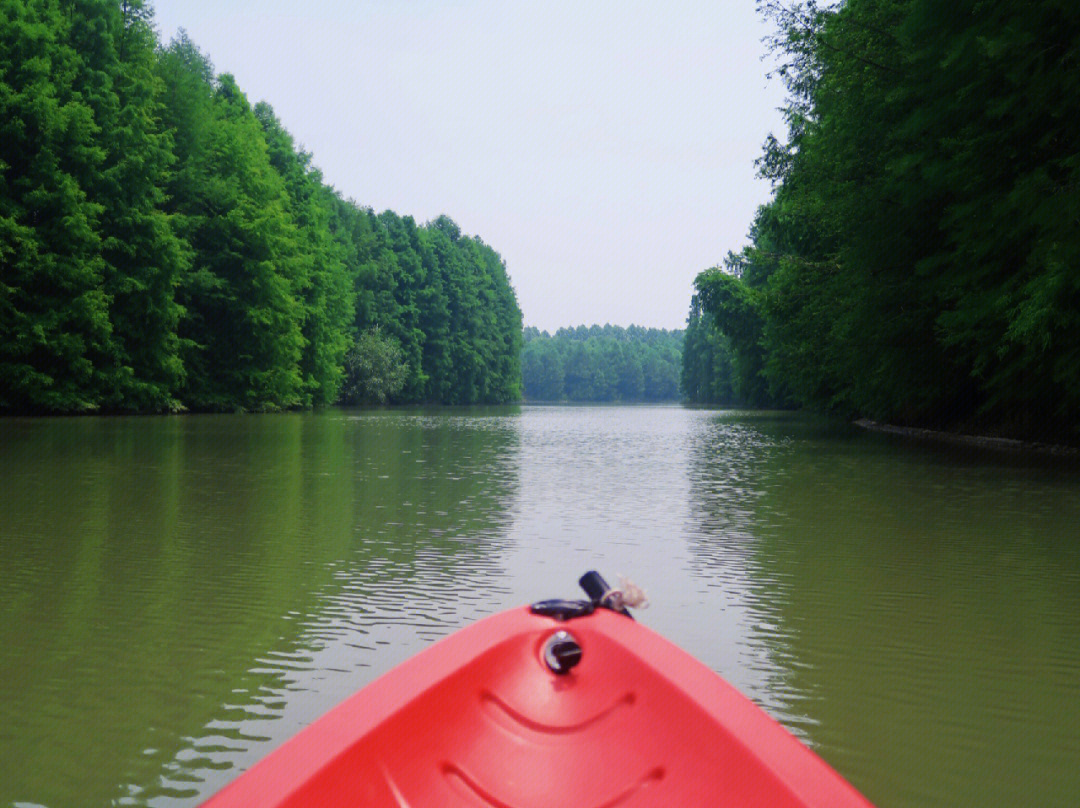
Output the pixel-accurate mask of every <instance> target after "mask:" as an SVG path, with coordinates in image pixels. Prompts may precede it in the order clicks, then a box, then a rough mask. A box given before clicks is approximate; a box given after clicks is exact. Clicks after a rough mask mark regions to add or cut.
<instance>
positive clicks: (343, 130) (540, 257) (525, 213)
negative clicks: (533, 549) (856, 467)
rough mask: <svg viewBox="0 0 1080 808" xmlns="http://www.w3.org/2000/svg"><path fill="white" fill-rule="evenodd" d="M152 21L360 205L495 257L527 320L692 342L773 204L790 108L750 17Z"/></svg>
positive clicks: (696, 9)
mask: <svg viewBox="0 0 1080 808" xmlns="http://www.w3.org/2000/svg"><path fill="white" fill-rule="evenodd" d="M155 7H156V10H157V24H158V28H159V30H160V32H161V35H162V38H163V39H164V40H166V41H167V40H169V39H171V38H172V36H173V35H174V34H175V32H176V30H177V29H178V28H180V27H183V28H185V29H186V30H187V32H188V34H189V36H190V37H191V38H192V39H193V40H194V41H195V43H196V44H197V45H198V46H199V47H200V48H201V49H202V51H203V52H204V53H206V54H207V55H208V56H209V57H210V58H211V60H212V61H213V63H214V66H215V69H216V70H217V71H218V72H228V73H232V74H233V75H234V76H235V77H236V79H237V81H238V82H239V84H240V87H241V88H242V89H243V90H244V91H245V92H246V93H247V95H248V98H249V99H250V100H251V102H252V103H255V102H256V101H259V100H266V101H268V102H270V104H271V105H272V106H273V107H274V109H275V111H276V112H277V114H278V117H279V118H280V119H281V120H282V122H283V123H284V125H285V127H286V128H287V129H288V130H289V131H290V132H292V134H293V136H294V137H295V138H296V140H297V141H298V142H299V143H301V144H303V146H304V147H305V148H306V149H307V150H308V151H310V152H312V153H313V154H314V161H315V164H316V165H317V166H319V168H320V169H322V171H323V174H324V176H325V178H326V180H327V182H329V183H330V184H332V185H334V186H335V187H336V188H338V189H339V190H340V191H341V192H342V193H343V194H344V195H345V196H349V197H352V198H353V199H355V200H356V201H357V202H359V203H360V204H362V205H366V206H370V207H373V208H374V209H375V210H377V211H381V210H384V209H386V208H390V209H392V210H394V211H396V212H398V213H399V214H402V215H412V216H414V217H415V218H416V219H417V221H418V222H424V221H427V220H429V219H433V218H435V217H436V216H438V215H439V214H441V213H445V214H447V215H449V216H450V217H451V218H453V219H454V220H455V221H456V222H457V223H458V224H459V225H460V226H461V228H462V230H463V231H464V232H466V233H469V234H474V235H479V236H480V237H481V238H483V240H484V241H485V242H486V243H488V244H490V245H491V246H493V247H494V248H495V249H496V250H498V251H499V253H500V254H501V255H502V256H503V258H504V259H505V260H506V264H507V267H508V269H509V272H510V278H511V281H512V282H513V284H514V287H515V289H516V290H517V295H518V302H519V303H520V305H521V309H522V311H523V312H524V315H525V324H526V325H535V326H538V327H539V328H542V329H547V330H554V329H556V328H559V327H560V326H563V325H576V324H580V323H585V324H592V323H600V324H603V323H612V324H616V325H629V324H631V323H637V324H639V325H646V326H656V327H662V328H681V327H683V325H684V324H685V320H686V313H687V309H688V307H689V303H690V294H691V289H692V282H693V279H694V276H695V275H696V274H697V273H698V272H700V271H701V270H703V269H706V268H707V267H710V266H714V265H716V264H718V263H720V261H721V260H722V259H723V257H724V255H725V254H726V253H727V251H728V250H729V249H738V248H740V247H741V246H742V245H743V244H744V243H745V242H746V233H747V230H748V228H749V225H750V222H751V220H752V217H753V214H754V210H755V209H756V207H757V206H758V205H759V204H760V203H762V202H764V201H765V200H766V199H767V198H768V194H769V186H768V183H766V182H764V181H762V180H758V179H755V177H754V160H755V159H756V157H757V156H758V154H759V153H760V149H761V143H762V141H763V140H764V139H765V136H766V135H767V134H768V133H769V132H770V131H774V132H776V133H778V134H779V133H780V132H782V131H783V128H784V127H783V123H782V120H781V118H780V115H779V113H778V112H777V107H779V106H780V103H781V100H782V94H781V89H780V87H779V84H778V82H775V81H767V80H766V78H765V73H766V70H767V65H766V64H765V63H763V62H762V61H761V56H762V55H763V53H764V47H763V45H762V44H761V37H762V36H763V35H764V33H765V27H764V24H763V23H761V21H760V20H759V19H758V18H757V17H756V15H755V13H754V3H753V0H707V1H706V0H702V2H689V0H687V1H685V2H684V1H683V0H668V1H667V2H653V3H639V2H626V1H625V0H623V2H588V1H587V0H580V2H558V1H556V2H542V3H540V2H533V3H524V2H517V0H445V1H444V2H435V1H434V0H431V1H429V0H311V2H307V3H301V2H284V1H283V0H257V1H256V0H158V2H157V3H155Z"/></svg>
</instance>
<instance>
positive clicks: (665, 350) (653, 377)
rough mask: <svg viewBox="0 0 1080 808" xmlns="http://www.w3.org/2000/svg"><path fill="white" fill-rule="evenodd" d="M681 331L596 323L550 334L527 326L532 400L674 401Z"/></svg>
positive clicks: (527, 384) (525, 368)
mask: <svg viewBox="0 0 1080 808" xmlns="http://www.w3.org/2000/svg"><path fill="white" fill-rule="evenodd" d="M682 342H683V332H681V331H666V330H662V329H657V328H642V327H640V326H636V325H632V326H630V327H629V328H620V327H619V326H612V325H605V326H603V327H601V326H598V325H594V326H591V327H586V326H583V325H580V326H578V327H577V328H560V329H559V330H558V331H556V332H555V335H554V336H551V335H549V334H548V333H547V332H546V331H538V330H537V329H535V328H526V329H525V348H524V350H523V351H522V357H521V368H522V379H523V383H524V392H525V398H527V399H529V400H532V401H673V400H676V399H678V397H679V368H680V362H681V356H682Z"/></svg>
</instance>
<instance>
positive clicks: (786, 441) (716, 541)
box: [687, 411, 801, 731]
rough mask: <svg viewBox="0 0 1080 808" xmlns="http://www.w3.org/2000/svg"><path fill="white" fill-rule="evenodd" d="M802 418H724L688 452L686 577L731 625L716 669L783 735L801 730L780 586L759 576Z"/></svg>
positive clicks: (707, 427)
mask: <svg viewBox="0 0 1080 808" xmlns="http://www.w3.org/2000/svg"><path fill="white" fill-rule="evenodd" d="M799 418H801V416H793V415H791V414H790V413H781V412H764V413H746V412H735V411H731V412H723V413H718V414H716V415H713V416H711V417H710V418H709V419H708V421H707V422H704V423H703V424H702V428H701V429H700V430H698V431H697V432H696V433H695V435H694V439H693V441H692V443H691V446H690V452H689V457H688V463H687V468H688V473H689V477H690V492H689V498H690V503H689V504H690V514H691V520H690V521H691V524H690V527H689V529H688V531H687V543H688V547H689V550H690V571H691V573H692V574H693V575H695V576H696V577H698V578H699V579H700V580H701V581H702V582H703V583H704V584H705V585H706V586H707V587H709V588H710V589H711V591H712V592H713V593H714V598H715V599H716V602H715V604H714V605H712V606H711V608H710V611H711V613H712V614H714V615H716V617H715V618H714V622H717V623H720V624H722V621H725V620H726V621H728V622H730V623H733V624H734V625H733V627H732V628H729V630H728V634H729V635H730V636H728V637H727V638H726V647H722V648H719V649H717V652H716V654H717V655H716V660H715V661H714V662H713V663H712V664H713V666H714V667H715V668H716V669H717V670H718V671H719V672H720V673H722V674H723V675H724V676H725V677H726V678H728V679H729V680H730V681H731V682H732V683H733V684H735V685H736V686H737V687H739V688H740V689H741V690H742V691H743V692H744V694H746V695H747V696H749V697H751V698H752V699H754V700H755V701H756V702H757V703H758V704H760V705H761V706H763V707H765V708H766V709H767V710H768V711H769V712H770V713H771V714H772V715H773V716H774V717H776V718H778V719H780V720H781V721H783V722H784V723H785V724H786V725H787V726H788V727H790V728H792V729H794V730H796V731H799V730H800V729H801V714H800V713H799V711H798V705H797V701H798V697H797V694H793V693H792V692H791V688H790V686H789V685H788V683H787V678H788V673H789V672H790V671H789V669H790V664H791V655H790V653H789V652H788V651H787V646H786V641H787V628H788V627H787V626H786V625H785V624H784V622H783V621H782V620H781V619H780V615H779V614H778V611H777V601H778V599H780V598H782V597H783V591H784V586H785V582H784V581H783V580H778V579H774V578H773V577H771V576H770V575H769V573H768V572H767V571H766V570H764V569H762V567H761V565H760V564H759V563H758V561H759V551H758V545H759V543H760V542H761V541H762V538H763V537H762V533H763V531H766V530H768V527H769V525H768V522H767V520H762V518H761V516H762V513H761V511H762V504H761V503H762V501H763V499H764V498H765V496H766V495H767V493H768V489H769V488H770V486H773V485H776V484H777V483H778V482H779V481H780V480H781V479H782V469H783V466H784V462H785V459H786V457H787V455H788V454H789V446H790V437H789V433H790V431H791V430H792V429H793V428H796V427H797V426H798V424H799V420H798V419H799Z"/></svg>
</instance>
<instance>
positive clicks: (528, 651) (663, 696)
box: [205, 608, 870, 808]
mask: <svg viewBox="0 0 1080 808" xmlns="http://www.w3.org/2000/svg"><path fill="white" fill-rule="evenodd" d="M560 629H565V630H568V631H570V632H571V633H572V634H573V635H574V637H575V638H576V639H577V640H578V642H579V644H580V646H581V648H582V658H581V662H580V664H578V665H577V666H576V667H574V668H573V669H572V670H571V671H570V672H569V673H567V674H564V675H556V674H554V673H552V672H551V670H550V669H549V668H548V667H547V665H546V664H545V663H544V661H543V660H542V653H543V652H542V648H543V645H544V643H545V642H546V641H547V640H548V638H549V637H550V636H551V635H552V634H553V633H554V632H555V631H557V630H560ZM706 805H707V806H726V805H732V806H741V807H742V808H747V807H748V806H769V808H802V807H803V806H819V807H820V808H869V805H870V804H869V803H868V802H867V801H866V800H865V799H864V798H863V797H862V796H860V795H859V793H858V792H856V791H855V789H854V788H852V786H850V785H849V784H848V783H847V782H846V781H845V780H844V779H843V778H841V777H840V776H839V775H838V774H837V773H836V772H835V771H833V770H832V769H831V768H829V766H828V765H826V764H825V763H824V762H823V761H822V760H821V759H820V758H818V757H817V756H816V755H815V754H814V753H813V752H811V751H810V750H809V749H807V748H806V747H805V746H803V745H802V744H801V743H800V742H799V741H798V740H796V739H795V738H794V737H793V736H792V735H790V734H789V733H788V732H787V731H786V730H785V729H783V728H782V727H781V726H780V725H779V724H777V723H776V722H775V721H773V720H772V719H771V718H769V717H768V716H767V715H766V714H765V713H764V712H763V711H761V710H760V709H759V708H758V707H756V706H755V705H754V704H753V703H752V702H750V701H749V700H747V699H746V698H744V697H743V696H742V695H740V694H739V693H738V692H737V691H736V690H735V689H734V688H732V687H731V686H730V685H728V684H727V683H726V682H724V681H723V680H722V679H721V678H720V677H718V676H717V675H716V674H715V673H713V672H712V671H710V670H709V669H708V668H706V667H705V666H703V665H702V664H700V663H699V662H697V661H696V660H694V659H693V658H692V657H690V656H689V655H687V654H686V653H684V652H683V651H681V650H680V649H678V648H676V647H675V646H674V645H672V644H671V643H669V642H667V641H666V640H664V639H663V638H662V637H660V636H659V635H657V634H656V633H654V632H652V631H650V630H649V629H647V628H645V627H643V626H642V625H641V624H639V623H635V622H633V621H632V620H629V619H627V618H626V617H622V616H620V615H617V614H615V613H613V612H610V611H608V610H606V609H598V610H597V611H596V612H595V613H593V614H591V615H589V616H587V617H579V618H576V619H573V620H570V621H568V622H566V623H559V622H556V621H555V620H553V619H551V618H548V617H541V616H538V615H535V614H532V613H530V612H529V610H528V609H525V608H522V609H514V610H511V611H507V612H503V613H502V614H498V615H495V616H494V617H489V618H487V619H485V620H482V621H480V622H478V623H476V624H474V625H472V626H470V627H468V628H465V629H463V630H461V631H459V632H457V633H456V634H454V635H452V636H450V637H448V638H446V639H444V640H442V641H440V642H438V643H436V644H435V645H433V646H432V647H431V648H429V649H427V650H425V651H423V652H422V653H420V654H418V655H417V656H415V657H413V658H412V659H411V660H409V661H408V662H406V663H404V664H403V665H401V666H399V667H398V668H396V669H394V670H393V671H391V672H389V673H388V674H386V675H385V676H383V677H381V678H379V679H378V680H376V681H375V682H373V683H372V684H370V685H369V686H368V687H366V688H364V689H363V690H361V691H360V692H358V693H357V694H356V695H354V696H352V697H351V698H349V699H348V700H346V701H345V702H343V703H342V704H341V705H339V706H338V707H337V708H335V709H334V710H332V711H331V712H330V713H328V714H327V715H325V716H323V717H322V718H321V719H319V720H318V721H316V722H315V723H314V724H312V725H311V726H310V727H308V728H307V729H306V730H304V731H303V732H301V733H300V734H299V735H297V736H296V737H294V738H293V739H292V740H290V741H288V742H286V743H285V744H284V745H283V746H281V747H280V748H278V749H277V750H276V751H274V752H272V753H271V754H270V755H268V756H267V757H266V758H264V759H263V760H262V761H260V762H259V763H258V764H257V765H255V766H254V767H253V768H252V769H251V770H249V771H248V772H246V773H245V774H243V775H241V776H240V777H239V778H238V779H237V780H235V781H234V782H233V783H232V784H231V785H229V786H227V787H226V788H225V789H224V790H222V791H221V792H220V793H218V794H217V795H216V796H214V797H213V798H211V799H210V800H209V801H208V802H207V803H205V808H234V807H235V808H263V807H264V806H265V808H271V807H273V808H286V806H288V807H289V808H299V806H305V807H306V808H317V807H318V806H371V807H372V808H380V807H381V806H388V807H391V806H392V807H393V808H402V807H403V806H412V807H413V808H419V807H420V806H440V807H442V806H446V807H447V808H449V807H450V806H471V807H472V808H476V806H503V807H504V808H511V807H512V808H558V806H575V807H580V808H614V806H620V807H621V806H627V807H629V806H706Z"/></svg>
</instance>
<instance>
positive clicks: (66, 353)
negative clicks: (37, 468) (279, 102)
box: [0, 0, 522, 412]
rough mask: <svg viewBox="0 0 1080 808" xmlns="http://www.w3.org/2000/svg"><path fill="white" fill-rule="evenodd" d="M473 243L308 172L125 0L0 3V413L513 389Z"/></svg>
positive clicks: (234, 405)
mask: <svg viewBox="0 0 1080 808" xmlns="http://www.w3.org/2000/svg"><path fill="white" fill-rule="evenodd" d="M521 340H522V334H521V312H520V310H519V308H518V305H517V300H516V297H515V295H514V291H513V289H512V287H511V285H510V282H509V279H508V277H507V274H506V268H505V265H504V263H503V261H502V259H501V258H500V257H499V255H498V253H496V252H495V251H494V250H493V249H492V248H491V247H489V246H488V245H486V244H484V243H483V241H481V240H480V239H479V238H476V237H467V236H465V235H463V234H462V233H461V231H460V229H459V228H458V226H457V225H456V224H455V223H454V222H453V221H451V220H450V219H448V218H446V217H440V218H439V219H437V220H435V221H434V222H430V223H428V224H426V225H423V226H418V225H417V224H416V223H415V222H414V221H413V220H412V219H411V218H410V217H408V216H399V215H397V214H395V213H393V212H389V211H387V212H384V213H381V214H375V213H374V212H373V211H372V210H370V209H368V208H364V207H361V206H359V205H358V204H356V203H355V202H353V201H351V200H348V199H345V198H343V197H342V196H341V194H339V193H338V192H337V191H335V190H334V189H333V188H332V187H331V186H330V185H329V184H327V183H326V182H325V181H324V178H323V176H322V175H321V173H320V172H319V171H318V169H316V168H315V167H314V165H313V163H312V156H311V155H310V154H309V153H307V152H305V151H304V150H303V149H301V148H299V147H298V146H297V144H296V143H295V142H294V140H293V138H292V137H291V135H290V134H289V133H288V131H287V130H286V129H285V128H284V126H283V125H282V123H281V122H280V121H279V120H278V119H277V117H276V116H275V114H274V111H273V110H272V109H271V107H270V106H269V105H268V104H266V103H260V104H256V105H255V106H254V107H253V106H252V105H251V104H250V103H249V102H248V100H247V98H246V97H245V95H244V93H243V92H242V91H241V89H240V88H239V87H238V86H237V84H236V81H235V80H234V79H233V77H232V76H230V75H229V74H227V73H223V74H216V73H215V72H214V68H213V65H212V64H211V62H210V60H209V59H208V58H207V57H206V56H205V55H204V54H202V53H201V52H200V51H199V49H198V48H197V47H196V46H195V44H194V43H192V42H191V41H190V39H189V38H188V37H187V36H186V35H185V34H184V33H183V32H181V34H180V35H179V36H178V37H177V38H176V39H174V40H173V41H172V42H171V43H169V44H168V45H167V46H163V45H162V43H161V42H159V40H158V37H157V34H156V32H155V30H154V27H153V12H152V9H151V8H150V6H149V5H147V4H146V3H144V2H142V0H123V2H119V1H118V0H67V1H66V2H60V1H59V0H52V1H50V0H0V411H28V412H72V411H94V410H118V411H168V410H177V409H185V408H187V409H198V410H223V409H246V410H260V409H278V408H287V407H306V406H312V405H320V404H328V403H333V402H335V401H338V400H344V401H394V402H421V401H424V402H443V403H462V404H463V403H473V402H498V401H507V400H512V399H516V398H518V397H519V396H520V385H521V370H520V346H521Z"/></svg>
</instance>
